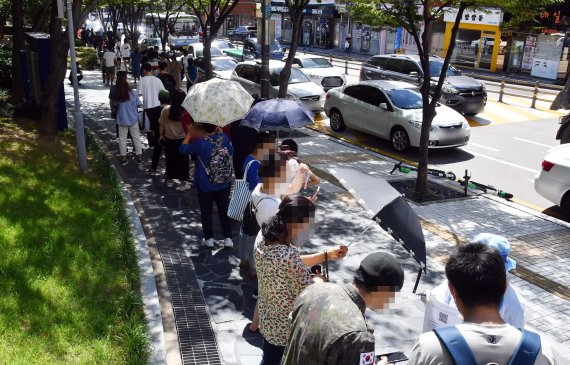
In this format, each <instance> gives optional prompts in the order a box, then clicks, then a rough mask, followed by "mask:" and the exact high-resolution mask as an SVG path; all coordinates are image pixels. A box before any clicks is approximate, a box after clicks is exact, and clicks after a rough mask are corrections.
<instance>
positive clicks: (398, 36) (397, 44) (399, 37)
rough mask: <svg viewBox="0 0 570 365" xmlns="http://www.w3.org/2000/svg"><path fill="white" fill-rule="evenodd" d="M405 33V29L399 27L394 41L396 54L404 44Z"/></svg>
mask: <svg viewBox="0 0 570 365" xmlns="http://www.w3.org/2000/svg"><path fill="white" fill-rule="evenodd" d="M403 33H404V29H403V28H402V27H398V29H396V38H395V39H394V52H396V50H398V49H400V45H401V43H402V34H403Z"/></svg>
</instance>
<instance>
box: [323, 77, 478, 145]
mask: <svg viewBox="0 0 570 365" xmlns="http://www.w3.org/2000/svg"><path fill="white" fill-rule="evenodd" d="M324 109H325V113H326V114H327V116H328V117H329V118H330V126H331V128H332V130H334V131H335V132H342V131H343V130H344V129H345V128H346V127H349V128H353V129H357V130H360V131H362V132H366V133H370V134H372V135H375V136H378V137H380V138H382V139H387V140H389V141H390V142H391V144H392V148H393V149H394V150H396V151H398V152H404V151H406V150H407V149H408V148H409V147H419V145H420V134H421V127H422V114H423V112H422V95H421V94H420V93H419V91H418V89H417V87H416V86H415V85H412V84H409V83H405V82H399V81H382V80H375V81H360V82H358V83H356V84H352V85H348V86H344V87H339V88H335V89H332V90H329V91H328V92H327V95H326V101H325V108H324ZM470 134H471V128H470V127H469V124H468V123H467V120H465V118H464V117H463V116H462V115H461V114H459V113H458V112H456V111H455V110H453V109H451V108H448V107H446V106H444V105H439V106H438V107H437V115H436V116H435V118H434V119H433V122H432V126H431V129H430V134H429V148H449V147H459V146H464V145H466V144H467V143H468V142H469V137H470Z"/></svg>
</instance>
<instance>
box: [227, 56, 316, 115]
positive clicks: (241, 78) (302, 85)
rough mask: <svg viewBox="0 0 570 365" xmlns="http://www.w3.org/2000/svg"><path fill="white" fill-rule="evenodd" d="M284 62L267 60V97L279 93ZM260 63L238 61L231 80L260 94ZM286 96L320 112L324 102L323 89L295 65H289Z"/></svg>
mask: <svg viewBox="0 0 570 365" xmlns="http://www.w3.org/2000/svg"><path fill="white" fill-rule="evenodd" d="M283 66H285V62H281V61H276V60H270V61H269V82H270V84H271V87H270V88H269V97H270V98H276V97H277V96H278V95H279V78H280V74H281V70H282V69H283ZM260 79H261V64H260V63H257V62H254V61H245V62H240V63H238V65H237V66H236V69H235V70H234V73H233V74H232V80H235V81H237V82H239V83H240V84H241V85H242V86H243V87H244V89H246V90H247V91H248V92H249V93H250V94H251V95H257V96H260V94H261V80H260ZM287 98H288V99H292V100H298V101H300V102H301V103H302V104H303V105H304V106H305V107H306V108H307V109H308V110H311V111H313V112H318V113H320V112H321V111H322V110H323V105H324V102H325V91H324V90H323V88H322V87H321V86H318V85H316V84H315V83H314V82H312V81H311V80H310V79H309V77H308V76H307V75H305V74H304V73H303V72H302V71H301V70H299V69H298V68H296V67H291V76H290V77H289V87H288V88H287Z"/></svg>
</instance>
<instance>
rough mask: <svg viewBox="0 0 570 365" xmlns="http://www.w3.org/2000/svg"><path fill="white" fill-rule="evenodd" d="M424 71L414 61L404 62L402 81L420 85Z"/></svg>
mask: <svg viewBox="0 0 570 365" xmlns="http://www.w3.org/2000/svg"><path fill="white" fill-rule="evenodd" d="M421 74H422V71H421V70H420V68H419V67H418V65H417V64H416V63H415V62H414V61H412V60H403V63H402V75H401V79H400V80H401V81H405V82H409V83H410V84H414V85H418V84H420V75H421Z"/></svg>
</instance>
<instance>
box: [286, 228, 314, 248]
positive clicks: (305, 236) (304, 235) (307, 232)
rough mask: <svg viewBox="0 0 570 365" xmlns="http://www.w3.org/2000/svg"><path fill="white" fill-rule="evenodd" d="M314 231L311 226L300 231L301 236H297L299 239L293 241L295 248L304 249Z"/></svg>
mask: <svg viewBox="0 0 570 365" xmlns="http://www.w3.org/2000/svg"><path fill="white" fill-rule="evenodd" d="M313 230H314V229H313V227H312V225H311V226H308V227H306V228H305V229H303V230H302V231H300V232H299V234H298V235H297V237H296V238H295V239H293V241H291V243H292V244H293V246H296V247H302V246H303V245H304V244H306V243H308V242H309V240H310V239H311V235H312V233H313Z"/></svg>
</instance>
